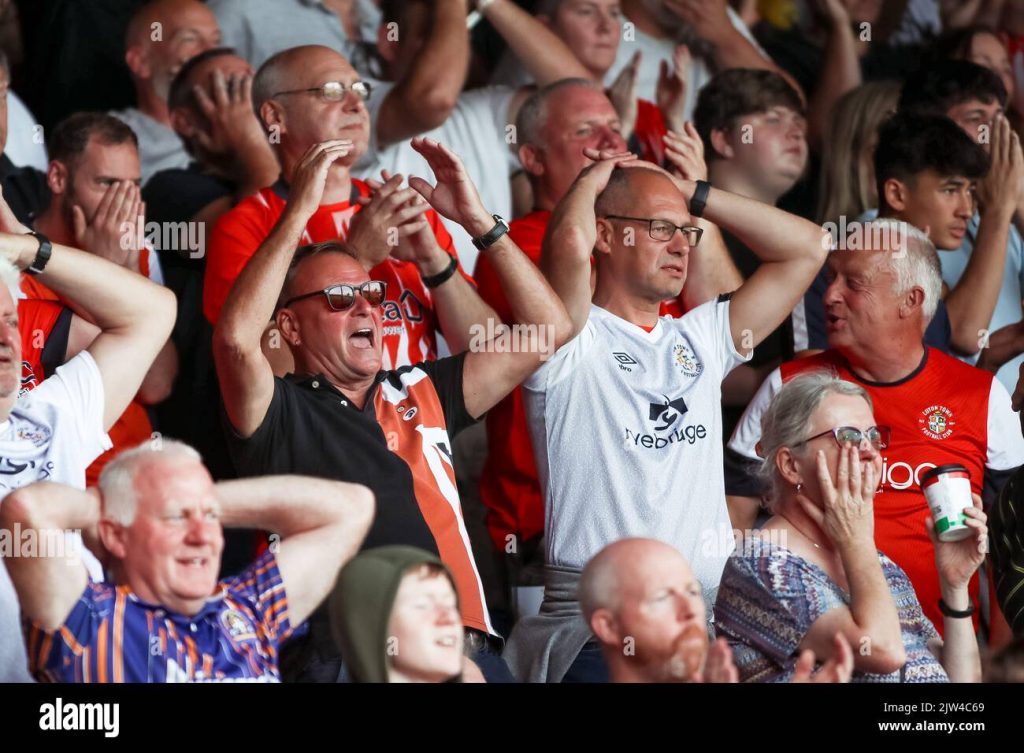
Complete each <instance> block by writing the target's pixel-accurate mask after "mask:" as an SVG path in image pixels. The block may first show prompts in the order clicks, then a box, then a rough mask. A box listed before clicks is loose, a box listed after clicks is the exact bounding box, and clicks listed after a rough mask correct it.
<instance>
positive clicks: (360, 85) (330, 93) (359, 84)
mask: <svg viewBox="0 0 1024 753" xmlns="http://www.w3.org/2000/svg"><path fill="white" fill-rule="evenodd" d="M372 90H373V87H371V86H370V84H368V83H367V82H366V81H353V82H352V83H351V84H343V83H342V82H340V81H328V82H327V83H325V84H321V85H320V86H314V87H313V88H312V89H291V90H290V91H286V92H277V93H276V94H272V95H271V97H272V98H273V97H280V96H281V95H282V94H308V93H309V92H317V93H318V94H319V95H320V99H322V100H324V101H325V102H340V101H341V100H343V99H344V98H345V92H352V93H353V94H355V95H356V96H357V97H359V99H362V100H366V99H369V97H370V92H371V91H372Z"/></svg>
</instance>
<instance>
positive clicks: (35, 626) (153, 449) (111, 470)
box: [0, 440, 373, 682]
mask: <svg viewBox="0 0 1024 753" xmlns="http://www.w3.org/2000/svg"><path fill="white" fill-rule="evenodd" d="M372 517H373V494H372V493H371V492H370V490H369V489H367V488H366V487H364V486H360V485H358V484H348V483H341V482H337V481H326V480H322V479H314V478H309V477H303V476H267V477H263V478H260V479H250V480H245V481H228V482H222V483H219V484H214V483H213V480H212V479H211V478H210V474H209V473H208V472H207V470H206V468H205V467H204V466H203V464H202V461H201V460H200V458H199V455H198V453H196V452H195V450H193V449H192V448H190V447H188V446H187V445H184V444H181V443H178V442H174V441H160V440H154V441H153V442H147V443H145V444H142V445H140V446H139V447H136V448H134V449H132V450H129V451H127V452H125V453H123V454H121V455H120V456H118V457H117V458H116V459H115V460H113V461H111V463H110V464H109V465H108V466H107V467H106V468H105V469H104V471H103V475H102V476H101V477H100V485H99V489H98V490H97V489H95V488H92V489H89V490H88V491H79V490H77V489H73V488H70V487H67V486H64V485H62V484H52V483H35V484H31V485H30V486H27V487H24V488H22V489H19V490H18V491H16V492H14V493H12V494H11V495H10V496H9V497H7V499H6V500H5V501H4V504H3V506H2V507H0V524H2V525H3V526H4V527H7V528H13V527H14V526H20V528H21V530H22V531H34V532H37V533H38V534H39V536H40V538H42V536H43V535H44V534H45V532H47V531H53V530H57V531H64V530H82V531H90V532H93V533H95V534H97V535H98V539H99V543H100V545H101V547H102V550H103V551H105V552H106V553H109V555H110V557H111V559H110V562H109V564H110V569H111V571H112V572H113V579H112V580H111V581H104V582H90V580H89V576H88V573H87V571H86V568H85V566H84V565H83V563H82V560H81V558H80V553H79V552H78V551H77V550H76V549H75V548H73V547H72V548H70V549H63V550H58V551H54V552H47V553H46V556H38V557H25V558H15V559H12V560H9V561H8V568H9V570H10V572H11V578H12V580H13V581H14V587H15V589H16V590H17V592H18V598H19V600H20V602H21V609H22V614H23V616H24V618H25V632H26V643H27V645H29V646H31V647H32V649H31V651H30V655H29V664H30V668H31V670H32V672H33V674H35V675H36V677H38V678H45V679H47V680H50V681H56V682H210V681H212V682H217V681H232V680H236V681H249V682H275V681H277V680H279V678H280V675H279V672H278V664H277V657H278V654H279V651H278V648H279V646H280V644H281V643H282V642H283V641H284V640H285V639H286V638H287V637H288V636H289V635H291V633H292V632H293V631H294V630H295V628H297V627H298V626H299V625H300V624H301V623H302V622H303V621H305V619H306V618H307V617H308V616H309V615H310V613H312V611H313V609H315V608H316V606H317V605H318V604H319V603H320V602H321V601H322V600H323V599H324V598H325V597H326V596H327V594H328V593H329V592H330V589H331V586H332V585H333V584H334V580H335V577H336V575H337V572H338V569H339V568H340V567H341V565H342V564H343V563H344V562H345V561H346V560H347V559H348V558H349V557H351V556H352V555H353V554H354V553H355V551H356V550H357V549H358V548H359V545H360V543H361V542H362V540H363V537H364V536H365V534H366V531H367V529H368V528H369V525H370V520H371V518H372ZM225 525H227V526H240V527H251V528H260V529H264V530H268V531H272V532H273V533H272V539H271V541H272V544H271V546H270V548H269V549H268V550H267V551H266V552H264V553H263V554H262V555H261V556H260V557H259V558H258V559H257V560H256V561H255V562H254V563H253V564H252V565H251V566H250V567H249V568H247V569H246V570H244V571H243V572H242V573H240V574H239V575H237V576H235V577H232V578H228V579H226V580H222V581H218V580H217V573H218V571H219V569H220V558H221V553H222V551H223V548H224V536H223V526H225ZM83 647H84V648H85V649H86V650H84V651H83V650H82V649H83Z"/></svg>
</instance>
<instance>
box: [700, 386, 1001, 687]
mask: <svg viewBox="0 0 1024 753" xmlns="http://www.w3.org/2000/svg"><path fill="white" fill-rule="evenodd" d="M872 410H873V409H872V405H871V398H870V397H869V396H868V394H867V393H866V392H865V391H864V390H863V389H862V388H860V387H859V386H857V385H855V384H852V383H850V382H846V381H843V380H840V379H838V378H837V377H835V376H834V375H832V374H829V373H825V372H812V373H809V374H807V375H804V376H800V377H797V378H795V379H793V380H791V381H790V382H789V383H787V384H786V386H784V387H783V388H782V389H781V390H780V391H779V393H778V395H776V397H775V399H774V401H773V402H772V404H771V406H770V407H769V409H768V411H767V412H766V413H765V416H764V419H763V422H762V433H761V444H760V446H759V448H758V450H759V454H760V455H761V457H763V458H764V464H763V468H762V473H763V475H764V480H765V481H766V482H768V485H769V486H770V490H771V491H770V494H769V497H768V505H769V511H770V512H771V513H772V517H771V518H770V519H769V520H768V521H767V523H766V524H765V525H764V526H763V528H761V529H760V530H759V531H757V532H756V533H755V534H754V535H752V536H749V537H745V540H744V541H742V542H741V543H739V544H738V546H737V550H736V552H734V554H733V556H732V557H731V558H730V559H729V561H728V563H727V564H726V566H725V572H724V573H723V575H722V583H721V587H720V590H719V592H718V599H717V602H716V604H715V625H716V630H717V633H718V634H719V635H721V636H724V637H725V638H726V639H727V640H728V641H729V643H730V645H731V646H732V648H733V652H734V660H735V663H736V667H737V669H738V670H739V674H740V679H741V681H744V682H751V681H753V682H787V681H789V680H790V679H791V678H792V675H793V670H794V667H795V665H796V662H797V658H798V657H799V655H800V653H801V652H802V651H803V650H805V649H810V650H812V651H814V654H815V656H817V657H818V659H819V661H826V660H828V659H829V658H831V656H832V654H833V652H834V651H835V645H834V636H835V634H836V633H837V632H841V633H842V634H843V635H845V636H846V638H847V639H848V640H849V642H850V644H851V645H852V646H853V648H854V673H853V677H852V679H851V681H852V682H948V681H954V682H978V681H980V679H981V662H980V657H979V653H978V644H977V641H976V639H975V636H974V627H973V623H972V621H971V620H970V614H971V612H972V611H973V609H972V608H971V607H970V600H969V597H968V592H967V584H968V581H969V580H970V578H971V576H972V575H973V574H974V572H975V571H976V570H977V569H978V566H979V565H980V564H981V561H982V560H983V559H984V554H985V551H986V542H987V533H988V529H987V527H986V518H985V513H984V512H982V510H981V499H980V497H978V496H977V495H974V503H975V507H973V508H968V509H967V510H966V511H965V515H966V521H967V525H968V526H969V527H970V529H971V536H969V537H968V538H965V539H963V540H961V541H957V542H940V541H939V540H938V539H937V537H936V534H935V531H934V525H933V521H932V520H931V519H930V518H929V519H928V521H927V527H928V533H929V536H930V537H931V539H932V542H933V543H934V545H935V564H936V567H937V569H938V573H939V578H940V583H941V589H942V600H941V601H940V608H941V609H942V612H943V614H945V615H946V617H945V621H944V625H943V627H944V634H945V642H943V641H942V639H941V638H940V637H939V634H938V632H937V631H936V629H935V627H934V626H933V625H932V623H931V622H930V621H929V620H928V619H927V618H926V617H925V616H924V614H922V612H921V605H920V603H919V602H918V600H917V596H916V595H915V593H914V589H913V587H912V586H911V584H910V581H909V580H908V579H907V576H906V574H905V573H904V572H903V570H902V569H900V567H899V566H898V565H896V563H894V562H893V561H892V560H891V559H889V558H888V557H887V556H886V555H885V554H883V553H882V552H879V551H877V550H876V549H875V543H874V511H873V497H874V495H875V490H876V484H877V480H878V479H879V478H880V477H881V466H882V458H881V455H880V452H879V450H882V449H884V448H885V447H886V446H887V445H888V441H889V434H890V430H889V427H884V426H876V425H875V421H874V417H873V413H872Z"/></svg>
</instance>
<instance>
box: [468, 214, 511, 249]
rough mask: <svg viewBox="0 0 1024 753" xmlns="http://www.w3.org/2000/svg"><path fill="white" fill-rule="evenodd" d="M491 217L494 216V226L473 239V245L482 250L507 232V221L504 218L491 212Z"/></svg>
mask: <svg viewBox="0 0 1024 753" xmlns="http://www.w3.org/2000/svg"><path fill="white" fill-rule="evenodd" d="M491 217H493V218H494V221H495V223H496V224H495V225H494V227H492V228H491V229H490V230H488V231H487V232H486V233H484V234H483V235H478V236H477V237H476V238H474V239H473V245H474V246H476V247H477V248H478V249H480V250H481V251H483V250H484V249H485V248H488V247H490V246H493V245H494V243H495V242H496V241H497V240H498V238H500V237H501V236H503V235H504V234H505V233H507V232H508V223H507V222H505V220H503V219H501V217H499V216H498V215H496V214H492V215H491Z"/></svg>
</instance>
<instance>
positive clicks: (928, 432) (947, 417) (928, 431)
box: [917, 405, 956, 439]
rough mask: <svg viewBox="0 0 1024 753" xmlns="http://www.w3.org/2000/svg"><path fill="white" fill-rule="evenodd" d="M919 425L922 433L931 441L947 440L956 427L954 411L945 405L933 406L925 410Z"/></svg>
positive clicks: (919, 419)
mask: <svg viewBox="0 0 1024 753" xmlns="http://www.w3.org/2000/svg"><path fill="white" fill-rule="evenodd" d="M917 423H918V424H919V425H920V426H921V433H922V434H924V435H925V436H926V437H928V438H929V439H946V438H947V437H948V436H949V435H950V434H952V433H953V427H954V426H956V421H954V420H953V411H951V410H950V409H949V408H947V407H946V406H945V405H931V406H929V407H927V408H925V409H924V410H923V411H922V412H921V416H920V417H918V419H917Z"/></svg>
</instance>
